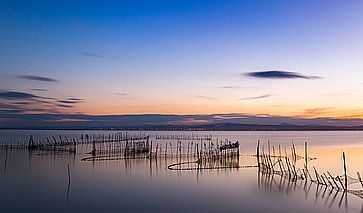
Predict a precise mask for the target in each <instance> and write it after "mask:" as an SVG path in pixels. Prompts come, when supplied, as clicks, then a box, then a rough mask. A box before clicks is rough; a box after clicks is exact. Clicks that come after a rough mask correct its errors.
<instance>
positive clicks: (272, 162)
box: [256, 141, 363, 198]
mask: <svg viewBox="0 0 363 213" xmlns="http://www.w3.org/2000/svg"><path fill="white" fill-rule="evenodd" d="M284 151H285V152H284V154H282V153H281V148H280V146H279V148H278V153H275V149H274V147H273V149H272V153H271V149H270V144H269V142H268V151H267V152H265V151H264V147H263V146H262V147H260V141H258V142H257V148H256V157H257V164H258V170H259V172H261V173H263V174H269V175H275V174H276V175H280V176H281V177H284V178H286V179H288V180H289V181H292V182H296V181H298V180H301V181H311V182H313V183H316V184H317V185H318V186H319V185H322V186H327V187H330V188H331V189H333V190H338V191H343V192H350V193H352V194H356V195H358V193H357V190H348V185H349V184H350V183H349V181H348V178H349V180H351V183H358V182H360V183H361V185H362V187H363V182H362V179H361V176H360V174H359V172H357V176H358V179H355V178H352V177H349V176H348V175H347V166H346V156H345V152H342V161H343V173H344V174H343V175H341V176H339V175H337V176H333V175H332V174H331V173H330V172H329V171H327V172H326V173H322V174H319V172H318V171H317V169H316V168H315V167H314V166H313V174H311V173H310V172H309V168H308V162H309V161H310V160H313V159H315V158H309V157H308V144H307V142H305V143H304V152H305V153H304V157H301V156H299V155H297V153H296V149H295V145H294V144H293V143H292V147H291V154H290V155H288V153H287V151H286V148H285V150H284ZM300 159H304V160H305V161H304V164H303V168H297V166H296V163H297V161H298V160H300ZM362 198H363V197H362Z"/></svg>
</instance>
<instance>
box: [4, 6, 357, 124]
mask: <svg viewBox="0 0 363 213" xmlns="http://www.w3.org/2000/svg"><path fill="white" fill-rule="evenodd" d="M362 23H363V1H353V0H352V1H350V0H348V1H334V0H327V1H303V0H301V1H298V0H296V1H284V0H279V1H274V0H266V1H262V0H261V1H258V0H257V1H256V0H251V1H195V0H193V1H170V0H168V1H114V2H111V1H108V2H104V1H99V2H96V1H77V2H76V1H32V2H30V1H16V0H15V1H14V0H11V1H7V0H3V1H1V2H0V47H1V48H0V79H1V80H0V122H1V123H2V125H6V123H12V124H16V123H17V122H18V123H19V124H21V122H22V118H23V117H26V116H28V115H38V116H40V115H54V114H61V115H62V116H63V115H76V114H77V115H79V114H82V115H98V116H99V115H124V114H175V115H196V114H203V115H207V114H230V113H235V114H243V115H246V114H247V115H251V116H281V117H293V118H300V119H306V118H319V117H324V118H326V117H328V118H339V119H345V118H363V61H362V59H363V24H362ZM62 116H60V117H58V118H57V119H58V120H59V119H64V120H65V121H72V119H76V120H77V119H81V118H78V117H77V118H68V117H67V118H66V117H64V116H63V117H62ZM35 119H40V117H36V118H35ZM67 119H68V120H67ZM191 121H192V122H198V121H199V120H198V119H195V121H193V119H192V120H191ZM200 122H204V120H203V119H202V120H201V121H200ZM0 126H1V125H0Z"/></svg>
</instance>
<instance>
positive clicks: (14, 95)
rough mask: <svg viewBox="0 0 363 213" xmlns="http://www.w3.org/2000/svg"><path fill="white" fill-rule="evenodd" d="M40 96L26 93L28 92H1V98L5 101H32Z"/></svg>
mask: <svg viewBox="0 0 363 213" xmlns="http://www.w3.org/2000/svg"><path fill="white" fill-rule="evenodd" d="M37 97H38V96H36V95H33V94H30V93H26V92H15V91H2V92H0V98H3V99H21V100H23V99H30V98H37Z"/></svg>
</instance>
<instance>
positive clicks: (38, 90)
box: [30, 88, 48, 92]
mask: <svg viewBox="0 0 363 213" xmlns="http://www.w3.org/2000/svg"><path fill="white" fill-rule="evenodd" d="M30 90H31V91H37V92H47V91H48V90H47V89H38V88H35V89H30Z"/></svg>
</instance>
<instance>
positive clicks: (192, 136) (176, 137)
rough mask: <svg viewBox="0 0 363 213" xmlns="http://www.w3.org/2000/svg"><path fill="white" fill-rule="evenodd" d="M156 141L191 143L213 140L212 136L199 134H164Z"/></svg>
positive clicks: (158, 136) (157, 137) (157, 136)
mask: <svg viewBox="0 0 363 213" xmlns="http://www.w3.org/2000/svg"><path fill="white" fill-rule="evenodd" d="M155 139H156V140H183V141H184V140H189V141H199V140H210V141H211V140H212V139H213V137H212V135H198V134H194V133H192V134H176V133H175V134H168V135H165V134H162V135H158V134H156V136H155Z"/></svg>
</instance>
